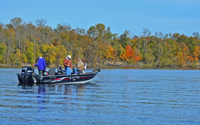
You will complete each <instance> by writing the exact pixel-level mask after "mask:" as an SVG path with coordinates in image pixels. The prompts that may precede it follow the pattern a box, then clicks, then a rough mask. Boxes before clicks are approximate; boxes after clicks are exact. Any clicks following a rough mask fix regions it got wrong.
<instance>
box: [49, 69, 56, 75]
mask: <svg viewBox="0 0 200 125" xmlns="http://www.w3.org/2000/svg"><path fill="white" fill-rule="evenodd" d="M55 73H56V68H54V67H51V68H50V69H49V71H48V74H49V75H55Z"/></svg>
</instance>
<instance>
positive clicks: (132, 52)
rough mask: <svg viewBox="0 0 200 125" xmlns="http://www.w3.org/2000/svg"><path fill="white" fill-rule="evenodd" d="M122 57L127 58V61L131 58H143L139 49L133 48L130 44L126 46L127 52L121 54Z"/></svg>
mask: <svg viewBox="0 0 200 125" xmlns="http://www.w3.org/2000/svg"><path fill="white" fill-rule="evenodd" d="M120 58H121V59H122V60H125V61H129V60H132V61H139V60H142V58H141V56H140V55H139V53H138V52H137V51H135V50H133V49H131V47H130V46H127V47H126V49H125V52H124V53H123V54H121V55H120Z"/></svg>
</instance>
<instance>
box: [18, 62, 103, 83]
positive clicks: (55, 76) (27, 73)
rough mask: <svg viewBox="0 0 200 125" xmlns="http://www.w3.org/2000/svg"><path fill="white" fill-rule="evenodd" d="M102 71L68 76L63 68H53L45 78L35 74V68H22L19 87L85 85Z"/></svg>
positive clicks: (96, 70)
mask: <svg viewBox="0 0 200 125" xmlns="http://www.w3.org/2000/svg"><path fill="white" fill-rule="evenodd" d="M100 71H101V70H100V69H94V70H92V71H90V72H80V71H79V72H78V74H73V73H72V74H71V75H66V74H65V71H64V70H62V68H61V66H58V68H57V71H56V68H54V67H52V68H50V69H49V71H48V72H46V73H45V75H44V76H40V75H39V74H36V73H35V72H34V68H31V67H29V66H24V67H22V70H21V73H17V77H18V80H19V85H40V84H85V83H89V82H90V81H92V80H93V78H94V77H95V76H96V75H97V74H98V72H100Z"/></svg>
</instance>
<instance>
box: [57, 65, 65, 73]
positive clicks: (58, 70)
mask: <svg viewBox="0 0 200 125" xmlns="http://www.w3.org/2000/svg"><path fill="white" fill-rule="evenodd" d="M64 73H65V71H64V70H62V67H61V66H58V68H57V74H58V75H60V74H64Z"/></svg>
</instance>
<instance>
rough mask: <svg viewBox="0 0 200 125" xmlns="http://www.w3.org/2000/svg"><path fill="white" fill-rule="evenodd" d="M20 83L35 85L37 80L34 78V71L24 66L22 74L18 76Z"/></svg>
mask: <svg viewBox="0 0 200 125" xmlns="http://www.w3.org/2000/svg"><path fill="white" fill-rule="evenodd" d="M17 75H18V79H19V82H20V83H22V84H29V85H32V84H35V83H36V79H35V78H34V76H33V75H34V69H33V68H31V67H29V66H24V67H23V68H22V71H21V74H17Z"/></svg>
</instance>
